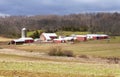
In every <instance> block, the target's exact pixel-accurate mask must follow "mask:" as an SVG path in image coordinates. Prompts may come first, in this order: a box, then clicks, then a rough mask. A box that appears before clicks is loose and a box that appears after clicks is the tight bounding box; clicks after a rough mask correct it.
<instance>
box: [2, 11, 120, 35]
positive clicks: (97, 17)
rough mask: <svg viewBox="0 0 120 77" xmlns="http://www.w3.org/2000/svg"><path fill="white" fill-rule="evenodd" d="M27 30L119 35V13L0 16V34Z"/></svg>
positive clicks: (16, 33)
mask: <svg viewBox="0 0 120 77" xmlns="http://www.w3.org/2000/svg"><path fill="white" fill-rule="evenodd" d="M23 27H26V28H27V29H28V30H38V29H42V30H43V31H45V32H56V31H89V32H91V33H96V32H103V33H105V34H109V35H120V14H119V13H88V14H71V15H64V16H58V15H47V16H40V15H37V16H10V17H0V35H3V36H8V37H12V36H17V37H18V36H19V35H20V33H21V28H23Z"/></svg>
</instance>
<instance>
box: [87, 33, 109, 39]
mask: <svg viewBox="0 0 120 77" xmlns="http://www.w3.org/2000/svg"><path fill="white" fill-rule="evenodd" d="M108 38H109V36H108V35H105V34H87V39H93V40H101V39H108Z"/></svg>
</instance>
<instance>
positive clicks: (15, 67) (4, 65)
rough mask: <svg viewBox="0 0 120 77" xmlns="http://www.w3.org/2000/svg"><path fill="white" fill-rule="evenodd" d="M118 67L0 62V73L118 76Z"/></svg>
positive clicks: (55, 76)
mask: <svg viewBox="0 0 120 77" xmlns="http://www.w3.org/2000/svg"><path fill="white" fill-rule="evenodd" d="M119 69H120V66H119V65H117V64H114V65H112V64H111V65H108V64H84V63H74V62H71V63H69V62H68V63H67V62H50V61H47V62H46V61H40V62H36V63H34V62H0V75H1V76H7V77H14V76H15V77H40V76H42V77H58V76H59V77H119V76H120V70H119ZM21 73H23V74H21Z"/></svg>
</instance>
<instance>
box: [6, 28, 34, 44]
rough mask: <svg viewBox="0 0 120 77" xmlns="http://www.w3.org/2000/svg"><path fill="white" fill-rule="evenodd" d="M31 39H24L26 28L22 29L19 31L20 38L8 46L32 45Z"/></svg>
mask: <svg viewBox="0 0 120 77" xmlns="http://www.w3.org/2000/svg"><path fill="white" fill-rule="evenodd" d="M33 42H34V40H33V38H30V37H26V28H23V29H22V31H21V38H19V39H15V40H12V41H11V42H9V43H8V44H23V43H33Z"/></svg>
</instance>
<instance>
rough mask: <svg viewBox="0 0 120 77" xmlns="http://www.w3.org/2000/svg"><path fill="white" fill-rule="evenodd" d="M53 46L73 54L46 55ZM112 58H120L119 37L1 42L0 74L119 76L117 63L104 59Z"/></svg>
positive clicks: (22, 76)
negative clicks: (57, 41)
mask: <svg viewBox="0 0 120 77" xmlns="http://www.w3.org/2000/svg"><path fill="white" fill-rule="evenodd" d="M55 46H61V47H62V48H63V49H66V50H71V51H72V52H73V53H74V54H75V57H57V56H56V57H55V56H49V55H47V53H48V52H49V49H50V47H55ZM5 49H8V51H6V52H5ZM9 49H13V50H14V51H12V50H9ZM81 55H85V56H88V58H85V57H83V58H81V57H79V56H81ZM113 57H116V58H118V59H119V58H120V37H112V38H111V39H110V40H109V41H108V40H96V41H93V40H90V41H86V42H79V43H74V44H71V43H63V44H25V45H0V76H1V77H120V63H109V62H107V61H109V60H107V58H113ZM101 58H102V59H101ZM104 58H105V59H104Z"/></svg>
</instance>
